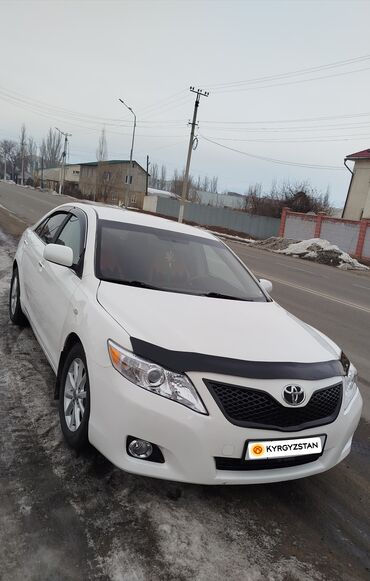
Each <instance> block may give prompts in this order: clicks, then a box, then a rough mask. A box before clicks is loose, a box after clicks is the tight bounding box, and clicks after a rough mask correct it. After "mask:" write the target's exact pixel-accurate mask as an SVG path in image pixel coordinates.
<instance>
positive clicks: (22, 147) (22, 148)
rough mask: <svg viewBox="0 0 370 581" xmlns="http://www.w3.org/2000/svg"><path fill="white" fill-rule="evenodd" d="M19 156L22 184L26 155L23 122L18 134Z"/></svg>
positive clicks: (25, 134) (22, 182) (25, 137)
mask: <svg viewBox="0 0 370 581" xmlns="http://www.w3.org/2000/svg"><path fill="white" fill-rule="evenodd" d="M19 156H20V162H21V184H22V186H24V170H25V162H26V156H27V133H26V126H25V124H24V123H23V124H22V127H21V132H20V135H19Z"/></svg>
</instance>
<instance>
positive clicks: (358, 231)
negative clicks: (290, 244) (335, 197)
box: [279, 208, 370, 259]
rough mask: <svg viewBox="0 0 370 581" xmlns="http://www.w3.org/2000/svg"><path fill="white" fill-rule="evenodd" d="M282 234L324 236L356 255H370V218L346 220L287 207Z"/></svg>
mask: <svg viewBox="0 0 370 581" xmlns="http://www.w3.org/2000/svg"><path fill="white" fill-rule="evenodd" d="M279 236H282V237H285V238H293V239H295V240H309V239H310V238H324V239H325V240H329V242H331V243H332V244H336V245H337V246H339V248H340V249H341V250H344V251H345V252H348V254H351V255H352V256H355V257H356V258H365V259H370V220H342V219H341V218H331V217H330V216H325V215H323V214H318V215H313V214H301V213H299V212H291V211H290V210H289V209H288V208H284V210H283V213H282V216H281V222H280V230H279Z"/></svg>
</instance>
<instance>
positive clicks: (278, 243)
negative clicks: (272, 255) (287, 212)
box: [253, 236, 298, 252]
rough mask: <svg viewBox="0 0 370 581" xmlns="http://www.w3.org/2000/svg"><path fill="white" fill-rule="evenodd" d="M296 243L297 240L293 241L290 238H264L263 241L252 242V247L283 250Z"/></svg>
mask: <svg viewBox="0 0 370 581" xmlns="http://www.w3.org/2000/svg"><path fill="white" fill-rule="evenodd" d="M295 242H298V240H293V239H292V238H279V236H270V238H266V239H265V240H255V241H254V242H253V246H258V247H259V248H263V249H264V250H272V251H274V252H275V251H278V250H285V249H286V248H288V246H289V245H290V244H294V243H295Z"/></svg>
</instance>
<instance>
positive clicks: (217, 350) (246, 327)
mask: <svg viewBox="0 0 370 581" xmlns="http://www.w3.org/2000/svg"><path fill="white" fill-rule="evenodd" d="M97 298H98V301H99V303H100V304H101V305H102V307H103V308H104V309H105V310H106V311H107V312H108V313H109V314H110V315H111V316H112V317H113V318H114V319H115V320H116V321H117V322H118V323H119V324H120V325H121V326H122V327H123V328H124V329H125V331H126V332H127V333H128V334H129V335H130V337H135V338H136V339H139V340H142V341H145V342H147V343H150V344H153V345H155V346H158V347H162V348H165V349H169V350H173V351H179V352H192V353H200V354H205V355H212V356H216V357H225V358H233V359H239V360H248V361H266V362H268V361H271V362H281V361H289V362H301V363H316V362H323V361H331V360H335V359H338V358H339V357H340V350H339V348H338V347H337V346H336V345H335V343H333V342H332V341H331V340H330V339H328V338H327V337H326V336H325V335H323V334H322V333H320V332H319V331H316V330H315V329H313V328H312V327H310V326H309V325H307V324H305V323H303V322H302V321H300V320H299V319H297V318H296V317H294V316H293V315H291V314H290V313H288V312H287V311H286V310H285V309H283V308H282V307H280V306H279V305H278V304H277V303H275V302H263V303H262V302H246V301H235V300H227V299H217V298H210V297H200V296H194V295H187V294H180V293H172V292H163V291H156V290H149V289H143V288H137V287H130V286H125V285H120V284H115V283H109V282H104V281H102V282H101V283H100V285H99V288H98V295H97ZM112 338H113V339H114V337H112Z"/></svg>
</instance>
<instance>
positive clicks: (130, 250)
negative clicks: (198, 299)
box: [96, 220, 267, 301]
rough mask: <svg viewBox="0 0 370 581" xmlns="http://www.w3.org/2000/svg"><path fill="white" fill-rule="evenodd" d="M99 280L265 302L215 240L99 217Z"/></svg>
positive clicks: (257, 289) (242, 270)
mask: <svg viewBox="0 0 370 581" xmlns="http://www.w3.org/2000/svg"><path fill="white" fill-rule="evenodd" d="M96 275H97V277H98V278H99V279H101V280H105V281H108V282H114V283H117V284H127V285H132V286H140V287H145V288H151V289H154V290H162V291H167V292H178V293H187V294H193V295H201V296H209V297H214V298H229V299H235V300H244V301H266V300H267V299H266V297H265V295H264V294H263V292H262V291H261V289H260V288H259V286H258V285H257V284H256V282H255V281H254V280H253V278H252V277H251V275H250V274H249V273H248V271H247V270H246V269H245V268H244V267H243V265H242V264H241V263H240V262H239V261H238V260H237V258H235V256H234V255H233V254H232V252H230V250H228V248H226V246H224V245H223V244H222V243H221V242H220V241H218V240H212V239H208V238H203V237H201V236H193V235H190V236H189V235H188V234H182V233H179V232H173V231H170V230H161V229H159V228H148V227H146V226H138V225H135V224H125V223H121V222H115V221H108V220H100V221H99V225H98V239H97V249H96Z"/></svg>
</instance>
